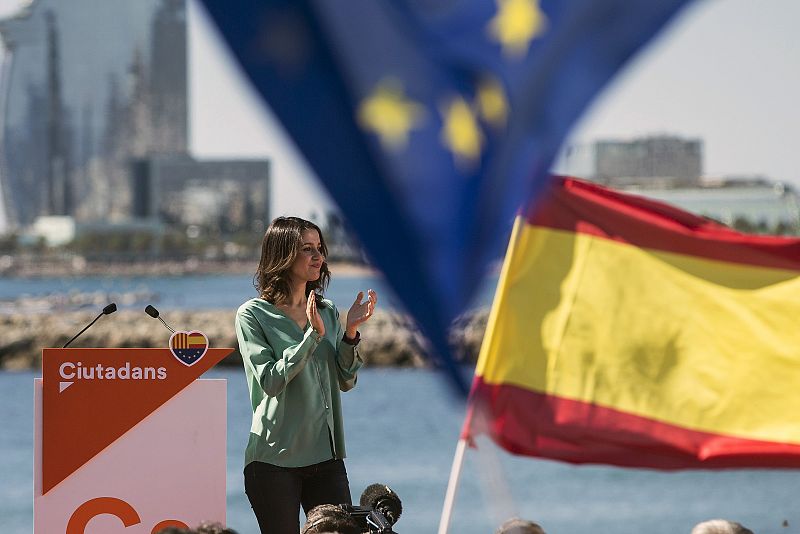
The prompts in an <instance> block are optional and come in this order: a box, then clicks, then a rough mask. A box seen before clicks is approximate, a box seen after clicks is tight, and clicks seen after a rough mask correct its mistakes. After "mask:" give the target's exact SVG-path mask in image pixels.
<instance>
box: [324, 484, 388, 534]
mask: <svg viewBox="0 0 800 534" xmlns="http://www.w3.org/2000/svg"><path fill="white" fill-rule="evenodd" d="M359 505H360V506H351V505H349V504H342V505H340V507H341V508H342V509H343V510H344V511H346V512H347V513H348V514H350V516H351V517H353V518H354V519H355V520H356V521H357V522H358V524H359V526H360V527H361V532H369V533H370V534H372V533H378V534H397V533H396V532H394V531H393V530H392V527H393V526H394V524H395V523H397V520H398V519H400V514H401V513H403V504H402V503H401V502H400V497H398V496H397V494H396V493H395V492H394V491H393V490H392V488H390V487H389V486H387V485H385V484H371V485H369V486H367V487H366V489H365V490H364V492H363V493H362V494H361V499H360V500H359Z"/></svg>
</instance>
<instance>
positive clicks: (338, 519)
mask: <svg viewBox="0 0 800 534" xmlns="http://www.w3.org/2000/svg"><path fill="white" fill-rule="evenodd" d="M332 533H338V534H361V528H360V527H359V526H358V521H356V520H355V519H354V518H353V517H352V516H351V515H350V514H348V513H347V512H345V511H344V510H342V509H341V508H340V507H339V506H336V505H334V504H320V505H319V506H315V507H314V508H312V509H311V510H310V511H309V512H308V516H307V517H306V524H305V525H304V526H303V530H302V532H301V534H332Z"/></svg>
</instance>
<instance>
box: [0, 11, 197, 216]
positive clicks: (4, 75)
mask: <svg viewBox="0 0 800 534" xmlns="http://www.w3.org/2000/svg"><path fill="white" fill-rule="evenodd" d="M0 36H1V37H2V40H3V43H4V45H5V47H6V54H5V63H4V65H3V67H2V71H0V82H2V84H1V85H0V124H1V125H2V130H1V131H0V185H2V188H3V197H4V199H5V202H6V213H7V216H8V218H9V222H10V223H11V225H12V226H24V225H28V224H30V223H31V222H32V221H33V220H34V219H35V218H36V217H38V216H42V215H70V216H73V217H74V218H75V219H76V220H78V221H93V220H100V219H103V220H110V221H114V220H121V219H124V218H126V217H128V216H130V215H131V213H132V209H133V199H134V195H135V192H134V191H133V189H132V188H133V186H132V181H131V179H130V166H131V162H132V161H134V160H140V159H142V158H148V157H152V156H154V155H158V154H173V155H180V154H187V151H188V147H187V143H188V102H187V95H188V87H187V25H186V0H133V1H131V0H35V1H33V2H32V3H31V4H30V5H29V6H28V7H27V8H25V10H24V11H23V12H21V13H19V14H18V15H16V16H14V17H12V18H8V19H5V20H2V21H0Z"/></svg>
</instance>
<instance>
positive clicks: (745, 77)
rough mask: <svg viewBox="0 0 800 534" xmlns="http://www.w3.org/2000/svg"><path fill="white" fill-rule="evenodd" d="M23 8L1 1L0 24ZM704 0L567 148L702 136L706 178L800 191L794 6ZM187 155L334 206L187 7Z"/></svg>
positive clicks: (307, 210)
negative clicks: (269, 177)
mask: <svg viewBox="0 0 800 534" xmlns="http://www.w3.org/2000/svg"><path fill="white" fill-rule="evenodd" d="M19 3H20V2H19V0H0V16H7V15H8V13H9V11H10V7H9V6H13V5H18V4H19ZM766 5H767V7H766V8H765V7H764V4H761V5H760V8H759V6H756V5H754V4H751V3H750V2H747V1H746V0H700V1H697V2H695V3H694V4H692V5H690V6H689V8H688V9H686V10H685V12H684V13H683V14H682V15H681V16H680V17H678V19H677V20H676V21H674V22H673V24H672V25H671V26H670V27H669V28H667V30H666V31H665V32H664V33H663V34H662V35H660V36H659V37H658V38H657V39H656V40H655V41H654V42H653V43H652V45H651V46H650V47H648V48H647V49H646V50H645V51H644V52H643V53H642V54H640V55H639V56H637V57H636V58H635V59H634V60H633V61H632V63H631V64H630V65H629V66H628V68H626V69H625V70H624V71H623V72H622V73H621V74H620V75H619V76H618V77H617V78H616V79H615V80H614V81H612V83H611V84H610V85H609V86H608V87H607V89H606V90H605V91H604V92H602V93H601V95H600V96H599V97H598V98H597V100H596V101H595V102H594V104H593V105H592V106H591V107H590V109H589V110H588V111H587V113H586V114H585V115H584V116H583V118H582V119H581V120H580V121H579V122H578V124H576V126H575V127H574V128H573V131H572V135H571V136H570V139H569V140H568V142H572V143H575V142H588V141H593V140H597V139H623V140H624V139H631V138H634V137H640V136H646V135H650V134H659V133H667V134H671V135H677V136H681V137H692V138H700V139H702V140H703V143H704V149H705V158H704V173H705V174H706V175H723V174H762V175H765V176H767V177H769V178H771V179H774V180H779V181H787V182H792V183H795V184H798V183H800V172H799V171H797V170H795V169H796V164H795V163H794V158H793V156H794V154H793V150H792V149H793V143H792V142H791V141H792V140H793V139H797V138H798V137H800V136H799V135H798V133H800V132H798V129H800V106H797V104H796V97H795V95H797V94H800V73H798V72H797V69H796V65H800V38H798V37H797V36H796V34H795V33H794V28H793V23H792V21H794V20H797V18H798V16H800V4H798V3H796V2H792V1H791V0H770V2H768V3H767V4H766ZM188 15H189V61H190V73H189V86H190V95H191V96H190V125H191V126H190V139H189V147H190V150H191V151H192V153H193V154H194V155H195V156H197V157H264V156H266V157H269V158H271V159H272V168H273V177H274V182H273V184H274V191H273V205H272V209H271V212H272V213H273V214H274V215H280V214H284V213H287V214H288V213H294V214H298V215H301V216H309V215H310V214H311V213H312V212H316V213H317V214H320V213H321V211H323V210H324V209H326V208H327V204H328V203H329V202H330V201H329V200H327V195H326V194H325V193H324V192H322V191H321V190H320V188H319V186H317V185H316V184H314V183H313V181H314V180H315V178H314V177H313V175H312V173H311V171H310V170H309V169H308V166H307V165H306V164H305V162H304V161H303V159H302V157H301V156H299V155H298V153H297V151H296V149H295V148H294V147H293V146H292V145H291V143H290V142H289V141H288V140H287V139H286V137H285V135H284V134H283V132H282V128H281V127H280V125H278V124H277V122H276V121H275V120H274V118H272V117H271V113H270V112H269V111H268V110H266V109H264V106H263V105H262V104H261V103H260V101H259V99H258V98H257V96H256V95H255V94H254V93H253V91H252V89H250V87H249V85H248V83H247V82H246V81H245V80H244V79H243V77H242V75H241V73H240V72H239V69H238V66H235V65H233V64H231V62H230V59H229V57H228V53H227V51H226V50H224V47H223V45H222V44H221V43H220V42H219V40H218V38H217V36H216V30H215V29H213V28H212V26H211V25H210V23H209V21H208V20H207V18H206V17H205V14H204V13H203V12H202V10H201V8H200V7H199V6H198V4H197V3H196V2H194V1H193V0H192V1H190V2H189V9H188Z"/></svg>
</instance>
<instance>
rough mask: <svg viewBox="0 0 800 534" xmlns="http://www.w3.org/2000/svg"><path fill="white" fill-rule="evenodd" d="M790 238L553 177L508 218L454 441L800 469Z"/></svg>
mask: <svg viewBox="0 0 800 534" xmlns="http://www.w3.org/2000/svg"><path fill="white" fill-rule="evenodd" d="M799 318H800V239H788V238H779V237H766V236H751V235H743V234H740V233H738V232H735V231H733V230H730V229H728V228H726V227H723V226H721V225H718V224H716V223H714V222H711V221H709V220H707V219H703V218H701V217H696V216H694V215H690V214H688V213H685V212H683V211H680V210H678V209H676V208H672V207H670V206H667V205H665V204H660V203H658V202H654V201H650V200H647V199H644V198H641V197H636V196H630V195H626V194H622V193H618V192H614V191H611V190H608V189H605V188H602V187H600V186H597V185H594V184H590V183H587V182H582V181H578V180H574V179H569V178H566V179H565V178H556V179H554V180H553V182H552V183H551V185H550V186H549V187H548V188H547V189H546V190H543V191H542V194H541V195H540V197H539V198H538V200H537V201H536V202H534V203H533V205H531V206H529V207H528V208H527V210H523V214H522V215H520V216H519V217H518V218H517V221H516V224H515V227H514V231H513V234H512V238H511V244H510V245H509V250H508V254H507V256H506V260H505V264H504V266H503V271H502V274H501V279H500V283H499V287H498V290H497V295H496V297H495V302H494V307H493V309H492V312H491V316H490V319H489V325H488V330H487V335H486V337H485V338H484V344H483V347H482V350H481V355H480V359H479V362H478V366H477V368H476V371H475V375H476V376H475V380H474V384H473V390H472V395H471V403H470V410H469V413H468V417H467V421H466V423H465V425H464V431H463V436H462V437H464V438H469V437H471V436H474V435H476V434H480V433H488V434H490V435H491V437H492V438H493V439H494V440H495V441H496V442H497V443H498V444H500V445H501V446H503V447H504V448H506V449H507V450H509V451H510V452H513V453H517V454H525V455H531V456H540V457H545V458H551V459H557V460H563V461H567V462H573V463H608V464H614V465H622V466H637V467H653V468H663V469H678V468H717V467H745V466H751V467H778V466H781V467H800V325H799V324H798V319H799Z"/></svg>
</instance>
